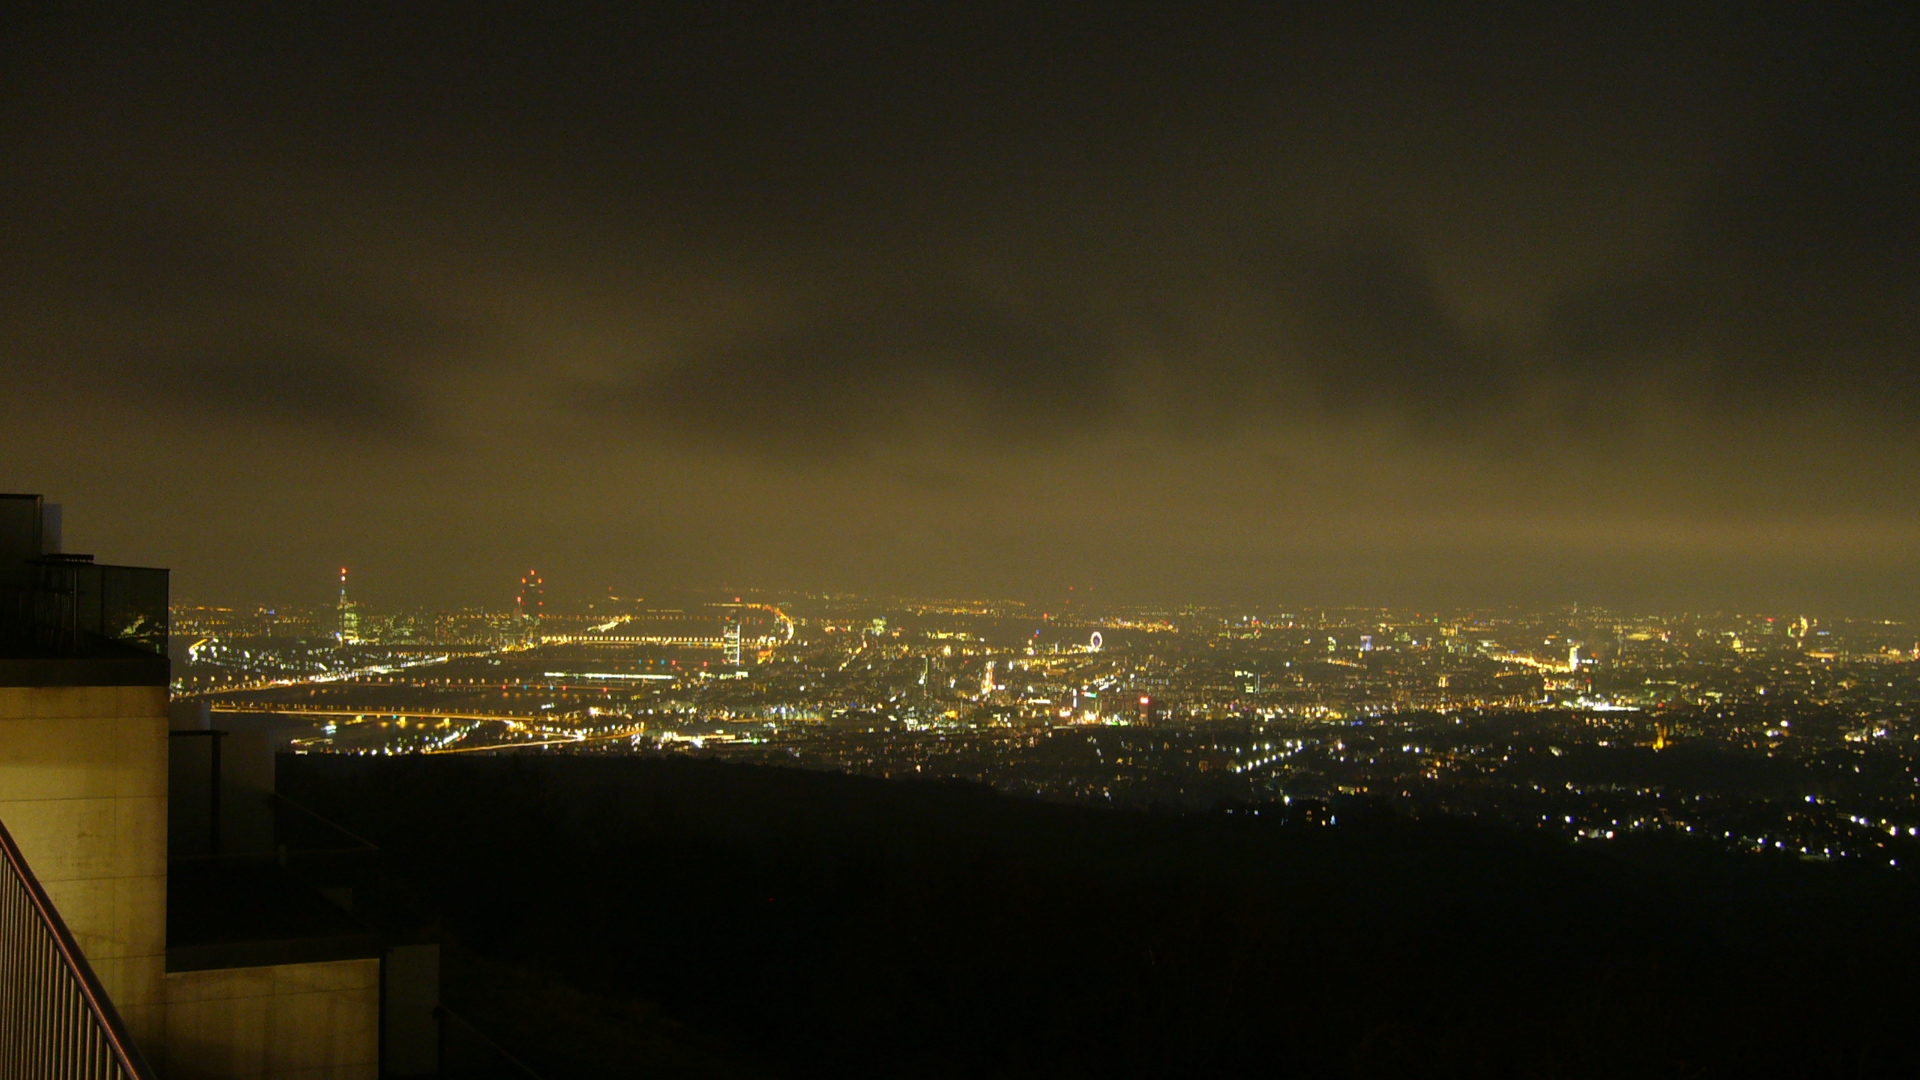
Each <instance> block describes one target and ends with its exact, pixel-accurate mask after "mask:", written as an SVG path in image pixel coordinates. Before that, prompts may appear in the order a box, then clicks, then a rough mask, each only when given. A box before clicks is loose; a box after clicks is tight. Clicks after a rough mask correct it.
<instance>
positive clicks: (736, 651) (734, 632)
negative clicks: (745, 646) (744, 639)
mask: <svg viewBox="0 0 1920 1080" xmlns="http://www.w3.org/2000/svg"><path fill="white" fill-rule="evenodd" d="M721 648H722V649H723V650H724V651H725V653H726V660H727V663H729V664H731V665H733V666H734V667H739V666H740V663H741V661H740V623H739V620H737V619H736V620H734V621H732V622H729V623H727V630H726V634H725V636H724V637H723V639H722V643H721Z"/></svg>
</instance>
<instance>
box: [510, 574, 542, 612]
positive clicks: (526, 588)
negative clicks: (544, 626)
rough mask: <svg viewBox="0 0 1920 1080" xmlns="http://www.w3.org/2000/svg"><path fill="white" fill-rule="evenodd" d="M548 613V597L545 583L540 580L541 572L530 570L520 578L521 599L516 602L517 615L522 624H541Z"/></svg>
mask: <svg viewBox="0 0 1920 1080" xmlns="http://www.w3.org/2000/svg"><path fill="white" fill-rule="evenodd" d="M546 613H547V595H546V589H545V583H544V582H543V581H541V579H540V571H538V570H529V571H527V572H526V573H525V574H523V575H521V578H520V598H519V600H518V601H516V602H515V614H517V615H518V616H520V620H521V621H522V622H539V621H540V619H541V618H542V617H543V616H545V615H546Z"/></svg>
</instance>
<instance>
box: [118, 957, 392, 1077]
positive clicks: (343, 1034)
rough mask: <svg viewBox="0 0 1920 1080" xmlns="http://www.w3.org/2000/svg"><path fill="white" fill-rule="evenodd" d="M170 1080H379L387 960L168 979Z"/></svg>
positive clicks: (229, 970)
mask: <svg viewBox="0 0 1920 1080" xmlns="http://www.w3.org/2000/svg"><path fill="white" fill-rule="evenodd" d="M166 1001H167V1019H166V1031H167V1045H166V1053H165V1054H164V1055H156V1056H160V1057H161V1058H162V1060H163V1061H164V1062H165V1064H164V1065H162V1066H161V1067H162V1069H163V1070H164V1071H165V1072H166V1075H167V1078H168V1080H376V1078H377V1077H378V1076H379V1073H380V961H379V960H377V959H368V960H335V961H330V962H327V963H318V964H280V965H276V966H274V967H251V968H218V969H215V970H212V971H181V972H175V973H173V974H171V975H168V976H167V977H166Z"/></svg>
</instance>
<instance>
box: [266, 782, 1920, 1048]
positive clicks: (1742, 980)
mask: <svg viewBox="0 0 1920 1080" xmlns="http://www.w3.org/2000/svg"><path fill="white" fill-rule="evenodd" d="M280 785H281V790H282V791H284V792H285V793H287V794H289V795H291V796H292V797H293V798H295V799H297V800H299V801H301V802H304V803H306V804H308V805H310V806H312V807H313V808H314V809H316V810H318V811H320V812H321V813H324V814H327V815H328V816H331V817H333V818H335V819H336V820H337V821H339V822H341V823H342V824H344V825H346V826H347V827H348V828H350V829H352V830H354V831H356V832H359V833H361V834H362V835H364V836H367V837H369V838H371V839H372V840H374V841H375V842H376V843H378V844H379V845H380V846H381V849H382V851H381V859H382V861H383V865H384V868H385V883H384V885H383V886H382V887H381V889H380V893H381V896H380V901H379V902H380V904H381V905H382V907H383V908H384V910H385V912H386V915H385V916H384V917H386V918H390V919H393V920H397V921H408V920H411V921H414V922H416V923H428V924H431V925H432V926H434V927H435V928H437V931H438V932H439V933H440V934H441V935H442V936H443V938H444V939H445V940H446V941H448V943H449V946H448V958H447V962H446V973H445V978H444V982H445V990H444V993H445V996H446V999H447V1001H448V1003H449V1005H451V1006H452V1007H454V1008H455V1009H456V1010H458V1011H460V1012H461V1013H462V1014H463V1015H465V1016H468V1017H470V1018H472V1019H473V1020H474V1022H475V1024H476V1025H477V1026H481V1027H484V1028H486V1029H487V1030H488V1031H489V1033H490V1034H491V1035H493V1036H494V1037H495V1038H496V1039H497V1040H498V1041H499V1042H500V1043H501V1044H503V1045H505V1046H508V1047H509V1048H511V1049H512V1050H513V1051H514V1052H515V1054H516V1055H518V1056H520V1057H522V1058H524V1059H525V1060H526V1061H527V1062H528V1063H529V1064H531V1065H534V1066H535V1067H536V1068H539V1069H540V1070H541V1071H542V1072H543V1073H544V1074H545V1075H547V1076H549V1077H554V1078H558V1077H563V1076H809V1077H813V1076H818V1077H828V1076H832V1077H849V1076H851V1077H863V1076H871V1077H898V1076H932V1077H946V1076H954V1077H975V1076H993V1077H1002V1076H1006V1077H1027V1076H1031V1077H1062V1076H1088V1077H1096V1076H1097V1077H1106V1076H1156V1077H1189V1076H1190V1077H1216V1076H1222V1077H1226V1076H1296V1075H1297V1076H1316V1077H1319V1076H1324V1077H1349V1076H1351V1077H1640V1076H1645V1077H1676V1078H1678V1077H1746V1076H1798V1077H1881V1076H1886V1077H1896V1076H1897V1077H1911V1076H1920V966H1916V961H1917V960H1920V947H1917V945H1920V925H1917V924H1920V902H1917V901H1920V889H1916V887H1915V884H1914V882H1913V881H1912V875H1909V874H1906V873H1903V872H1891V871H1886V870H1884V869H1871V868H1857V867H1849V866H1839V865H1829V864H1809V863H1804V862H1800V861H1797V860H1787V859H1778V860H1776V859H1760V858H1738V857H1731V856H1724V855H1719V854H1716V853H1714V852H1712V851H1709V850H1706V849H1694V848H1691V847H1685V846H1679V845H1675V844H1672V843H1668V842H1644V843H1634V844H1610V845H1606V846H1604V847H1597V846H1592V845H1583V846H1579V847H1573V846H1568V845H1566V844H1563V843H1560V842H1558V841H1552V840H1547V839H1544V838H1536V837H1533V836H1529V835H1523V834H1518V833H1513V832H1509V831H1502V830H1496V829H1490V828H1483V827H1479V826H1474V825H1470V824H1467V823H1461V822H1449V821H1438V822H1436V821H1420V822H1411V821H1403V820H1397V819H1394V818H1392V817H1390V816H1385V815H1373V816H1363V817H1362V819H1361V820H1353V817H1354V815H1353V814H1351V813H1349V814H1348V815H1347V817H1346V819H1344V820H1342V821H1341V822H1340V823H1339V824H1337V825H1333V826H1319V825H1314V824H1305V823H1301V822H1299V821H1297V820H1296V821H1295V822H1293V823H1286V822H1283V821H1282V820H1280V817H1281V815H1280V813H1279V808H1277V807H1270V808H1264V809H1263V812H1262V813H1261V814H1260V815H1257V816H1256V815H1254V814H1253V813H1252V812H1251V811H1252V809H1254V808H1246V807H1242V808H1238V809H1237V811H1236V812H1235V813H1232V814H1227V813H1224V812H1215V813H1209V814H1191V815H1185V816H1180V815H1173V814H1149V813H1128V812H1112V811H1097V810H1087V809H1080V808H1073V807H1064V806H1057V805H1051V804H1045V803H1038V802H1032V801H1025V800H1020V799H1014V798H1009V797H1004V796H1000V795H997V794H994V793H993V792H991V791H988V790H986V789H983V788H977V787H973V786H970V785H958V784H951V783H902V782H887V781H878V780H871V779H864V778H855V777H846V776H837V775H829V774H821V773H808V772H800V771H793V770H784V769H767V768H756V767H747V766H734V765H725V764H719V763H713V762H702V761H692V760H653V759H641V758H623V757H570V756H559V755H538V756H536V755H521V756H511V757H495V758H478V757H402V758H362V757H329V756H304V757H283V758H282V759H281V761H280ZM1300 816H1301V815H1295V817H1296V818H1298V817H1300Z"/></svg>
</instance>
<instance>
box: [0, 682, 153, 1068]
mask: <svg viewBox="0 0 1920 1080" xmlns="http://www.w3.org/2000/svg"><path fill="white" fill-rule="evenodd" d="M0 821H3V822H5V823H6V826H7V829H8V831H10V832H12V833H13V836H14V839H15V840H16V841H18V842H19V844H20V851H21V854H23V855H25V856H26V859H27V864H28V865H29V866H31V867H32V868H33V872H34V876H36V877H38V878H39V879H40V882H41V884H42V885H44V886H45V887H46V890H47V894H48V896H50V897H51V898H52V899H53V902H54V905H55V906H56V907H58V908H59V909H60V915H61V918H63V919H64V920H66V923H67V927H68V929H70V930H71V931H73V936H74V938H75V939H76V940H78V941H79V943H80V949H81V951H82V952H83V953H85V954H86V957H87V961H88V962H89V963H90V964H92V965H93V969H94V971H95V973H96V974H98V975H99V976H100V981H101V983H102V984H103V985H104V986H105V987H106V990H107V993H108V995H109V996H110V997H112V999H113V1002H114V1004H115V1005H116V1006H118V1007H119V1009H120V1014H121V1016H122V1017H123V1018H124V1019H125V1020H126V1022H127V1027H128V1029H129V1030H130V1031H131V1032H132V1034H133V1037H134V1039H135V1040H136V1041H137V1042H138V1043H139V1044H140V1045H141V1047H142V1048H143V1049H147V1050H149V1051H151V1050H153V1049H157V1048H158V1047H159V1044H160V1042H161V1034H162V1031H163V1026H164V1023H165V1014H164V1009H165V999H164V982H163V981H164V978H165V972H166V932H167V691H166V687H164V686H0Z"/></svg>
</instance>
